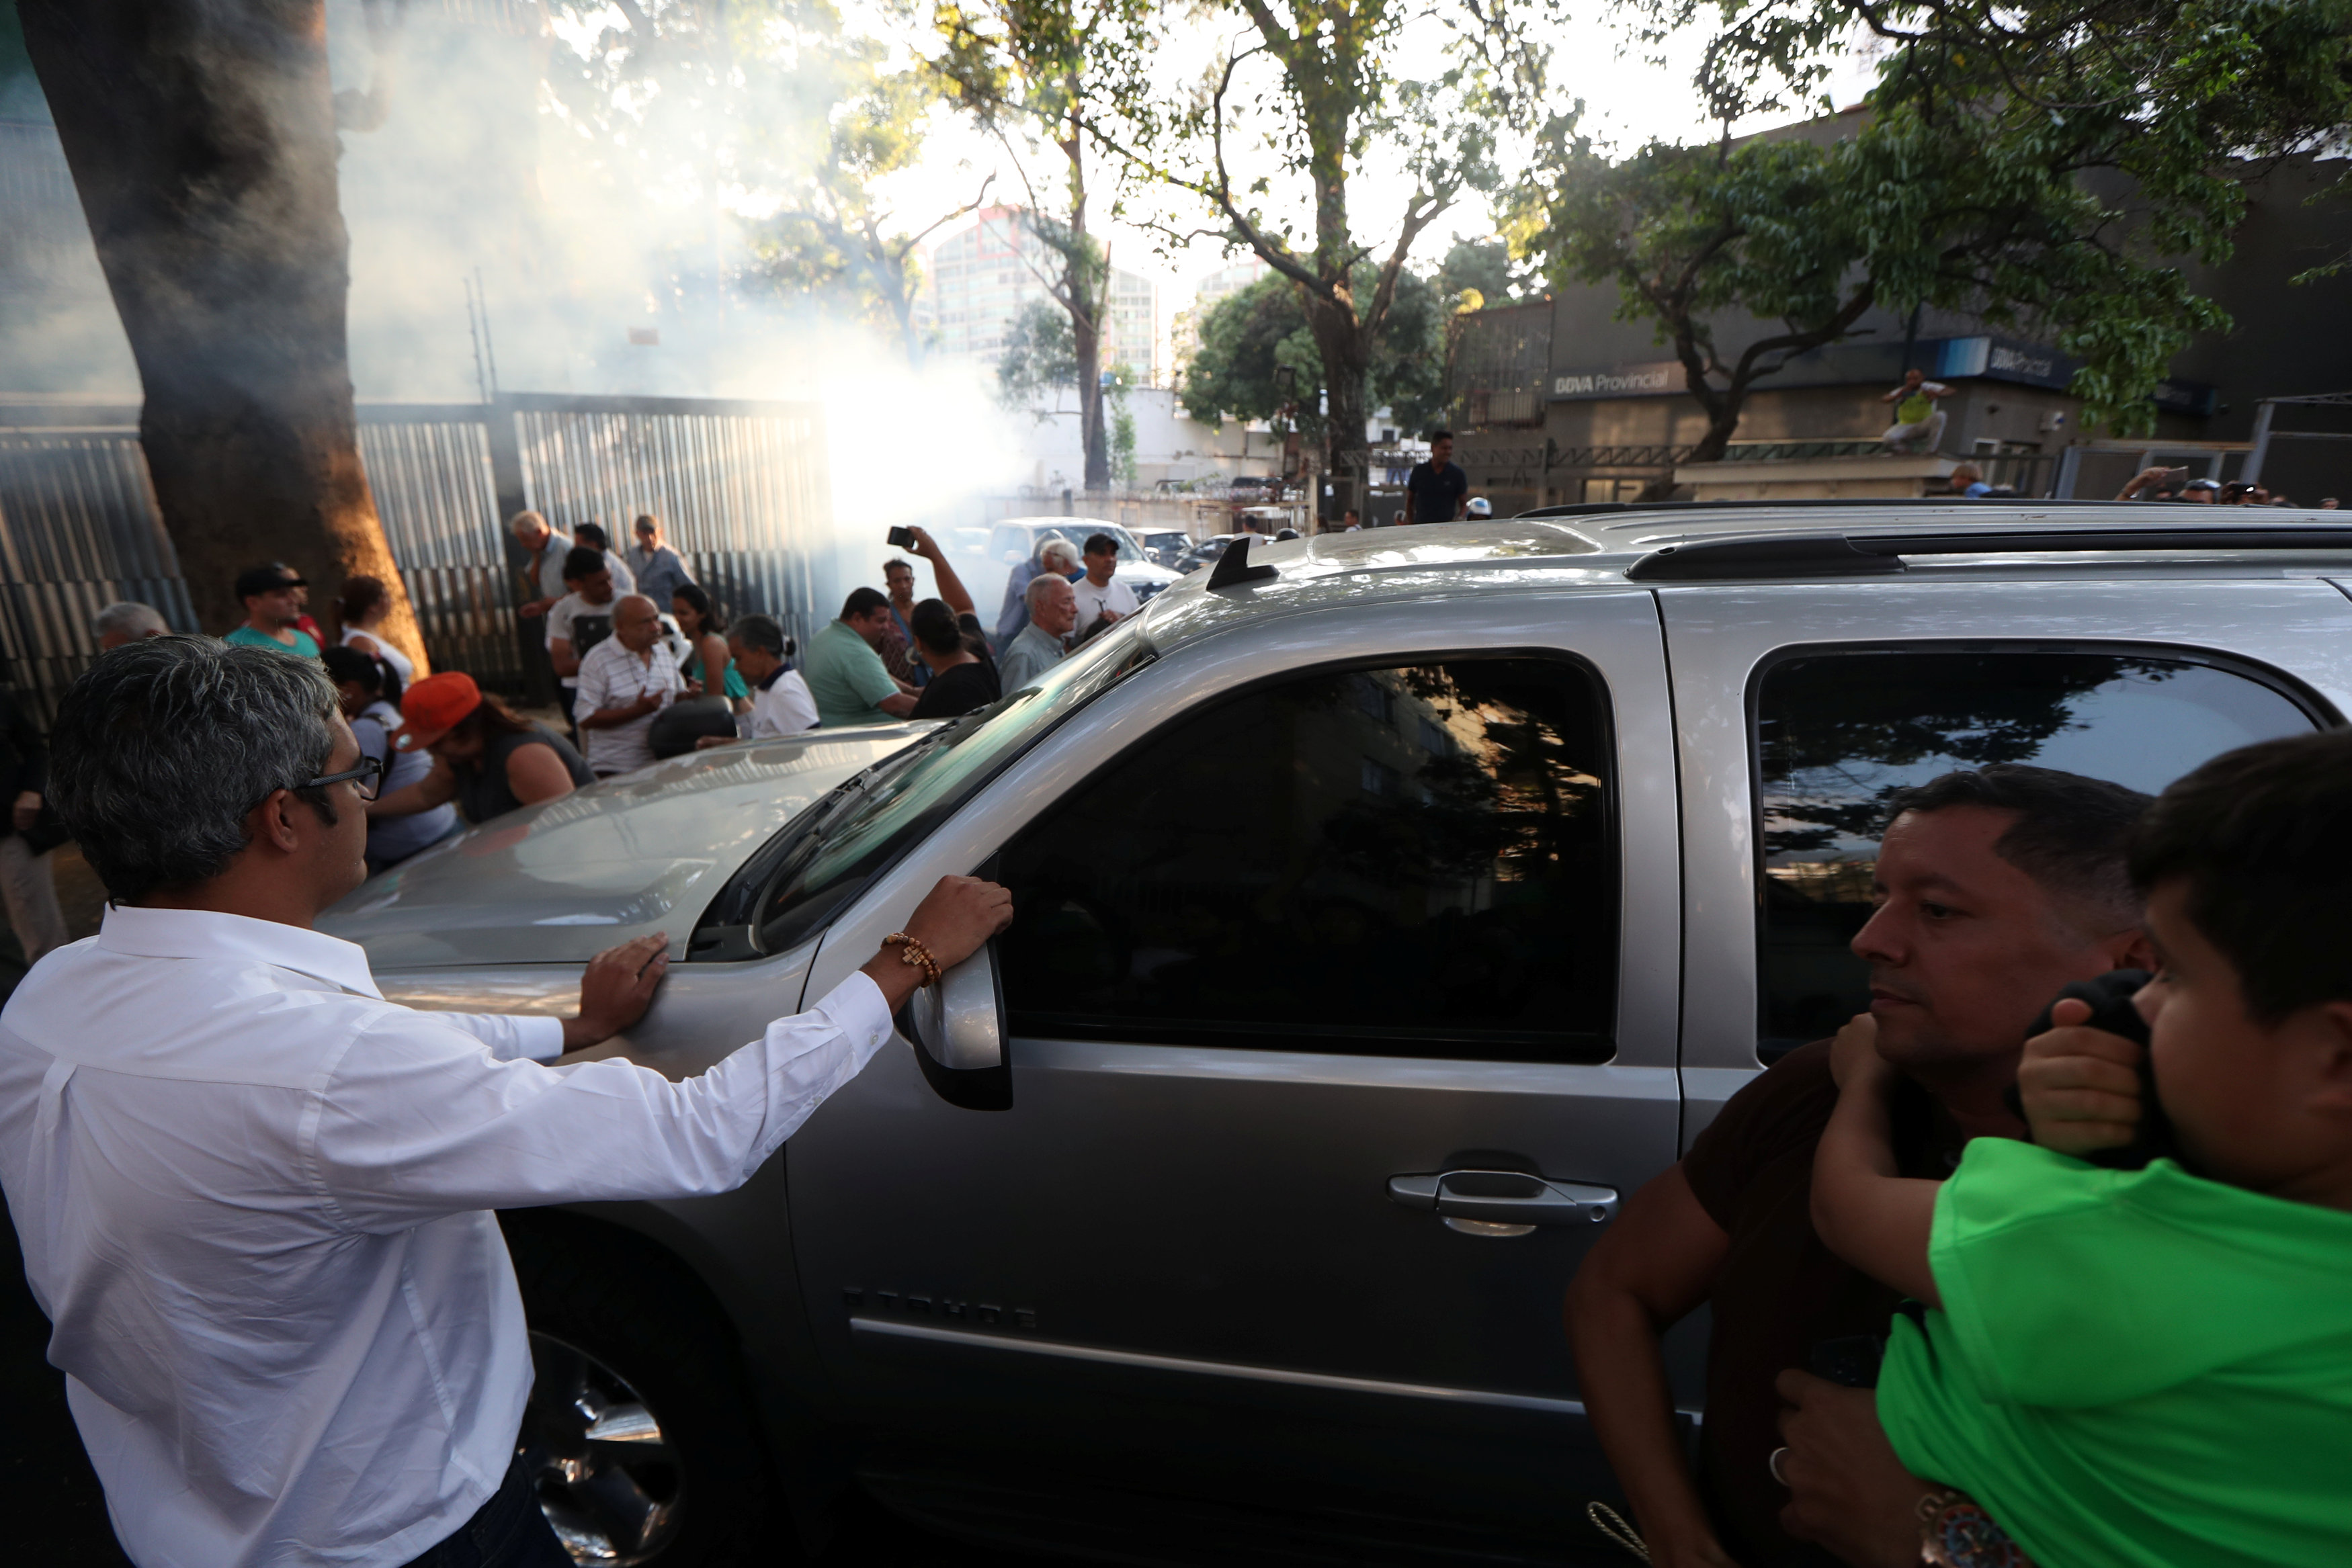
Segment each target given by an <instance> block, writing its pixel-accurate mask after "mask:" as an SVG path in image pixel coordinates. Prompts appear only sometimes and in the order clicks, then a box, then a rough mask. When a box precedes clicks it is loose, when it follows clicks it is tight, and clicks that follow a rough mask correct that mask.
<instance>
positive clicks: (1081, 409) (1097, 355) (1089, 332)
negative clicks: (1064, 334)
mask: <svg viewBox="0 0 2352 1568" xmlns="http://www.w3.org/2000/svg"><path fill="white" fill-rule="evenodd" d="M1073 292H1074V293H1075V292H1076V288H1075V287H1074V288H1073ZM1101 323H1102V308H1101V306H1100V305H1099V304H1098V303H1097V305H1096V306H1095V307H1094V308H1092V309H1091V310H1088V311H1087V312H1085V313H1083V314H1082V313H1080V312H1079V311H1076V310H1072V311H1071V312H1070V346H1071V348H1072V350H1074V357H1075V358H1076V361H1077V363H1078V436H1079V439H1080V440H1081V441H1082V442H1083V443H1084V444H1085V446H1086V454H1087V482H1086V487H1087V489H1088V490H1090V491H1103V490H1108V489H1109V488H1110V438H1109V436H1108V434H1107V433H1106V432H1105V430H1104V428H1103V393H1102V325H1101Z"/></svg>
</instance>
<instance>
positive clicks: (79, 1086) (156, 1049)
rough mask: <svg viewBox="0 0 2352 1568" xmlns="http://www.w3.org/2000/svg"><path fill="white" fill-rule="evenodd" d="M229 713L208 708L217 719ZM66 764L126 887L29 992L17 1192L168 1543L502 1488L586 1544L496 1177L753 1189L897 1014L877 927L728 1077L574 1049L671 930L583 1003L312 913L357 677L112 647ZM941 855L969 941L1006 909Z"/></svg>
mask: <svg viewBox="0 0 2352 1568" xmlns="http://www.w3.org/2000/svg"><path fill="white" fill-rule="evenodd" d="M192 712H194V713H200V714H202V715H203V716H204V722H202V723H200V724H191V723H187V722H185V716H186V715H187V714H189V713H192ZM51 739H52V745H53V747H54V751H55V760H54V763H53V770H52V779H51V785H50V789H51V794H52V797H53V799H54V800H55V801H56V803H57V806H58V810H59V811H60V812H61V813H62V814H63V816H64V818H65V820H66V822H67V824H68V827H70V828H71V829H72V831H73V832H74V835H75V837H76V838H77V839H79V841H80V843H81V846H82V850H83V852H84V854H85V856H86V857H87V858H88V859H89V862H90V863H91V865H92V866H93V867H95V868H96V870H97V871H98V873H99V874H100V877H101V878H102V879H103V880H104V882H105V883H106V886H107V891H108V893H109V894H110V897H111V899H112V901H113V902H112V904H110V907H109V909H108V911H107V914H106V918H105V924H104V925H103V926H102V928H101V929H100V933H99V935H98V936H95V937H92V938H89V939H87V940H84V941H81V942H77V943H74V944H72V945H71V946H67V947H64V948H61V949H59V950H58V951H57V952H56V953H53V954H51V955H49V956H47V958H45V959H43V960H42V961H41V963H39V964H38V965H36V966H35V967H34V969H33V971H32V973H31V974H30V975H28V976H27V977H26V978H25V980H24V981H23V982H22V983H21V984H20V985H19V986H18V987H17V988H16V994H15V996H14V997H13V998H11V999H10V1000H9V1003H8V1005H7V1008H6V1009H5V1012H0V1189H5V1193H6V1196H7V1200H8V1207H9V1212H10V1215H11V1217H12V1218H14V1220H15V1221H16V1230H17V1234H18V1236H19V1238H20V1239H21V1240H22V1242H23V1246H24V1254H25V1273H26V1280H27V1281H28V1282H29V1283H30V1284H31V1286H32V1289H33V1293H34V1295H35V1298H36V1299H37V1301H38V1302H39V1304H40V1307H41V1310H42V1311H43V1312H45V1313H47V1315H48V1318H49V1320H50V1322H52V1323H53V1324H54V1325H55V1332H54V1333H53V1334H52V1336H51V1339H50V1342H49V1351H48V1359H49V1360H50V1362H51V1363H52V1364H55V1365H56V1366H58V1367H59V1368H60V1369H62V1370H63V1371H64V1372H65V1374H66V1376H67V1397H68V1402H69V1403H70V1405H71V1406H72V1408H73V1412H74V1420H75V1423H76V1425H77V1426H78V1427H79V1428H80V1430H81V1434H82V1439H83V1442H84V1445H85V1446H86V1447H87V1448H88V1449H89V1456H90V1459H91V1462H92V1463H93V1464H94V1465H95V1466H96V1468H97V1469H98V1473H99V1477H100V1480H102V1481H103V1482H104V1483H105V1487H106V1494H107V1505H108V1511H109V1514H110V1518H111V1520H112V1522H113V1525H114V1529H115V1533H116V1536H117V1538H118V1539H119V1540H120V1541H121V1543H122V1546H123V1548H124V1550H125V1551H126V1552H128V1553H129V1555H130V1557H131V1560H132V1561H133V1562H134V1563H139V1564H141V1568H157V1565H161V1564H167V1563H168V1564H171V1565H172V1568H229V1565H232V1564H233V1565H236V1568H279V1565H286V1568H291V1565H293V1564H298V1563H299V1564H310V1563H341V1564H346V1565H349V1568H394V1565H397V1564H401V1563H409V1562H410V1561H411V1560H412V1559H415V1558H416V1557H418V1556H420V1555H421V1554H423V1553H425V1552H428V1551H431V1550H433V1549H434V1548H436V1545H437V1544H439V1543H443V1542H448V1541H450V1539H451V1538H452V1537H453V1536H456V1535H457V1534H459V1533H460V1532H461V1531H462V1532H465V1533H466V1534H467V1536H468V1537H469V1538H473V1537H477V1536H478V1535H479V1534H482V1533H488V1527H487V1526H485V1528H484V1529H483V1530H482V1531H477V1530H476V1526H477V1525H478V1524H481V1523H482V1522H483V1521H486V1520H488V1521H495V1522H496V1523H497V1527H498V1528H499V1529H500V1530H503V1531H511V1535H510V1537H509V1540H508V1542H507V1544H506V1545H505V1546H504V1547H503V1548H501V1549H499V1550H497V1551H493V1552H486V1553H483V1554H481V1555H479V1556H478V1558H477V1559H475V1560H476V1561H478V1562H480V1563H484V1564H485V1565H488V1564H493V1563H495V1564H499V1565H500V1568H511V1565H514V1564H523V1563H562V1562H563V1561H564V1558H563V1555H562V1548H561V1546H560V1545H558V1544H557V1543H556V1542H555V1540H554V1537H553V1534H552V1532H551V1531H549V1530H548V1528H547V1526H546V1523H545V1521H543V1520H542V1519H541V1518H540V1517H539V1514H538V1511H537V1509H536V1508H535V1506H533V1505H532V1504H531V1500H530V1478H529V1477H528V1476H527V1475H526V1474H525V1473H524V1472H523V1470H522V1469H521V1468H520V1466H519V1465H518V1464H516V1463H515V1460H514V1455H515V1445H516V1436H517V1431H518V1428H519V1426H520V1420H521V1416H522V1411H523V1406H524V1401H525V1399H526V1397H527V1396H528V1394H529V1392H530V1384H531V1361H530V1343H529V1339H528V1335H527V1332H526V1329H525V1325H524V1321H523V1315H522V1303H521V1298H520V1293H519V1292H518V1291H517V1288H516V1283H515V1277H514V1270H513V1267H512V1265H511V1263H510V1262H509V1260H508V1256H507V1249H506V1244H505V1242H504V1240H503V1239H502V1238H501V1237H500V1234H499V1228H498V1223H497V1220H496V1218H495V1217H494V1216H493V1214H492V1213H491V1211H492V1210H494V1209H498V1208H504V1207H530V1206H533V1205H541V1204H551V1203H570V1202H580V1201H585V1200H600V1199H644V1198H667V1197H688V1196H692V1195H697V1194H705V1193H714V1192H722V1191H726V1190H729V1189H730V1188H732V1187H735V1186H740V1185H741V1183H743V1182H744V1181H745V1180H747V1179H749V1178H750V1176H751V1174H752V1173H753V1172H754V1171H755V1170H757V1169H758V1168H759V1166H761V1164H763V1163H764V1162H765V1161H766V1159H767V1158H768V1156H769V1155H772V1154H773V1153H774V1152H775V1150H776V1149H777V1148H778V1147H779V1146H780V1145H782V1143H783V1141H784V1140H785V1138H786V1137H788V1136H789V1135H790V1134H792V1133H793V1130H794V1129H796V1128H797V1127H799V1126H800V1124H802V1123H803V1122H804V1121H806V1120H807V1118H808V1116H809V1115H810V1113H813V1112H814V1110H815V1109H816V1107H817V1106H818V1105H819V1104H821V1103H823V1102H824V1099H825V1097H826V1096H827V1095H828V1094H830V1093H831V1092H833V1091H834V1090H835V1089H837V1088H839V1087H840V1086H841V1085H842V1084H843V1083H845V1082H848V1081H849V1080H850V1079H851V1078H852V1077H854V1076H856V1073H857V1072H858V1071H859V1070H860V1069H862V1068H863V1067H864V1066H865V1064H866V1061H869V1060H871V1058H872V1057H873V1055H874V1054H875V1052H876V1051H879V1050H880V1049H881V1047H882V1045H883V1044H884V1043H885V1042H886V1041H887V1040H888V1039H889V1038H890V1036H891V1026H890V1018H891V1015H892V1014H893V1013H894V1012H895V1011H896V1010H897V1009H898V1007H899V1006H900V1005H901V1004H902V1003H903V1002H904V1001H905V999H906V998H907V997H908V996H909V995H910V994H911V993H912V991H913V989H914V987H915V983H916V981H917V980H919V978H921V977H922V975H923V971H922V970H921V969H920V968H918V967H909V965H908V964H907V963H904V962H902V961H901V956H900V952H899V950H897V949H887V948H886V949H885V950H884V951H883V952H882V953H880V954H877V956H876V958H875V960H874V961H873V962H872V963H869V964H868V965H867V966H866V968H865V969H864V970H862V971H860V972H859V973H857V974H856V975H853V976H852V977H850V978H849V979H847V980H846V981H845V982H844V983H843V984H841V985H840V986H838V987H836V988H834V990H833V991H832V992H831V993H829V994H828V995H827V996H826V997H825V998H824V1000H822V1001H820V1002H819V1003H817V1005H816V1006H815V1007H814V1009H811V1010H810V1011H809V1012H806V1013H803V1014H802V1015H800V1016H798V1017H795V1018H789V1019H779V1020H777V1021H776V1022H775V1023H773V1024H771V1025H770V1026H769V1028H768V1030H767V1032H766V1034H765V1035H764V1036H763V1037H761V1039H760V1040H755V1041H753V1042H751V1044H749V1045H747V1046H745V1047H743V1048H742V1049H741V1050H740V1051H736V1052H735V1053H734V1054H732V1055H730V1056H729V1057H727V1058H726V1059H725V1060H724V1061H720V1062H719V1064H718V1065H717V1066H715V1067H713V1068H711V1069H710V1070H709V1071H707V1072H704V1073H702V1074H700V1075H699V1076H698V1077H694V1078H689V1079H687V1080H685V1081H683V1082H675V1083H674V1082H670V1081H669V1080H668V1079H667V1078H665V1077H664V1076H662V1075H661V1074H660V1073H658V1072H656V1071H651V1070H649V1069H646V1068H642V1067H638V1066H636V1065H635V1064H634V1063H632V1062H630V1061H626V1060H625V1059H623V1058H618V1057H615V1058H609V1059H606V1060H604V1061H593V1062H577V1063H572V1064H569V1065H552V1066H551V1065H548V1064H547V1063H548V1062H549V1061H551V1059H552V1058H553V1057H555V1056H556V1055H557V1054H558V1052H559V1051H565V1050H572V1049H577V1048H579V1047H582V1046H585V1045H588V1044H590V1043H593V1041H594V1040H597V1039H598V1038H600V1037H602V1036H605V1035H609V1034H611V1033H613V1032H614V1031H616V1030H621V1029H624V1028H626V1027H628V1026H629V1025H630V1024H631V1023H633V1022H635V1019H637V1018H638V1017H639V1016H640V1015H642V1014H643V1013H644V1011H645V1009H646V1005H647V1004H648V1002H649V1001H650V999H651V998H652V996H653V993H654V989H655V988H656V986H657V985H658V984H659V983H660V981H661V977H662V975H663V972H664V970H665V968H666V965H667V958H666V955H665V947H666V939H665V938H663V937H661V936H652V937H648V938H646V939H645V940H643V941H640V942H637V943H632V944H628V945H625V946H622V947H618V948H615V949H614V950H613V951H611V952H608V953H606V954H604V955H602V956H599V957H598V958H597V959H596V960H595V961H594V962H593V963H592V964H591V965H590V966H589V967H588V970H587V973H586V974H585V975H584V976H583V979H582V984H581V1008H580V1013H579V1016H578V1017H576V1018H574V1019H569V1020H563V1021H561V1022H559V1021H557V1020H554V1019H496V1018H477V1017H467V1016H461V1015H456V1014H446V1013H424V1012H415V1011H412V1010H411V1009H406V1008H403V1007H398V1006H394V1005H393V1004H391V1003H388V1002H386V1001H384V1000H383V998H382V996H381V994H380V993H379V992H378V990H377V988H376V985H375V982H374V980H373V977H371V976H370V974H369V971H368V965H367V956H366V954H365V953H364V952H363V951H362V950H361V949H360V948H358V947H356V946H352V945H351V944H349V943H346V942H341V941H339V940H337V939H335V938H333V937H330V936H323V935H320V933H319V932H317V931H316V930H314V929H312V924H313V922H314V920H315V919H316V917H317V915H319V913H320V911H321V910H323V909H325V908H326V907H327V906H328V905H329V904H332V903H334V902H335V901H336V900H337V899H339V898H341V897H342V896H343V895H344V894H347V893H349V892H350V891H351V890H352V889H353V888H355V887H357V886H358V885H359V883H360V882H361V880H362V874H363V872H364V867H363V865H362V852H363V850H364V847H365V844H366V841H367V814H366V812H365V811H364V810H362V804H363V802H364V800H365V797H366V794H367V793H368V792H369V791H370V790H371V789H372V788H373V784H374V782H375V779H374V778H373V773H374V768H373V763H372V762H369V761H366V760H364V759H362V755H361V752H360V748H359V743H358V742H357V741H356V740H355V739H354V738H353V737H352V732H351V728H350V727H349V726H348V725H346V724H345V723H344V722H343V720H342V717H341V714H340V713H339V712H338V711H337V708H336V702H335V692H334V689H333V687H332V686H331V685H328V683H327V679H326V675H325V674H324V673H323V672H322V671H320V669H318V668H317V667H316V666H315V665H313V664H310V662H308V661H304V660H296V659H289V658H286V657H284V656H283V655H282V654H278V653H270V652H268V651H267V650H261V649H251V648H238V647H232V646H227V645H224V644H221V643H211V642H208V641H205V640H202V639H195V638H187V637H163V638H156V639H153V640H151V641H148V642H142V643H132V644H131V645H130V646H128V647H124V648H120V649H117V650H115V651H114V652H112V653H106V654H103V655H101V656H100V658H99V660H98V661H97V662H96V663H95V664H93V665H92V666H91V667H90V669H89V671H88V672H87V673H86V674H83V675H82V677H81V678H80V679H79V680H78V681H77V682H75V683H74V685H73V686H72V688H71V689H70V690H68V692H67V694H66V695H65V697H64V699H63V701H62V702H61V704H60V705H59V708H58V717H57V723H56V726H55V728H54V731H53V733H52V737H51ZM1011 915H1012V910H1011V904H1010V901H1009V898H1008V897H1007V895H1006V894H1004V892H1003V889H1002V888H996V887H993V886H992V885H991V884H989V883H982V882H979V881H977V880H975V879H971V878H965V877H951V878H948V879H945V880H943V881H942V882H941V883H940V884H939V885H938V886H937V887H935V888H934V889H933V890H932V892H931V893H930V894H929V895H927V896H926V897H925V898H924V900H923V901H922V903H921V904H920V905H919V906H918V907H917V908H916V909H915V910H914V912H913V913H912V914H911V915H909V916H908V920H907V930H908V933H909V934H910V935H911V936H913V937H914V938H915V939H916V940H918V941H919V942H920V943H921V944H922V945H923V946H925V947H927V948H928V949H929V952H930V953H931V954H932V955H933V956H935V958H936V960H937V961H938V962H939V963H940V965H941V966H952V965H954V964H956V963H959V962H961V960H962V959H963V958H965V957H967V956H970V955H971V953H972V952H973V951H974V950H976V949H977V947H978V946H979V945H980V944H981V943H982V942H983V941H985V940H987V938H988V937H989V936H991V935H992V934H993V933H994V932H996V931H998V930H1001V929H1002V928H1003V925H1005V924H1006V923H1007V922H1009V920H1010V919H1011Z"/></svg>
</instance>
